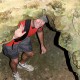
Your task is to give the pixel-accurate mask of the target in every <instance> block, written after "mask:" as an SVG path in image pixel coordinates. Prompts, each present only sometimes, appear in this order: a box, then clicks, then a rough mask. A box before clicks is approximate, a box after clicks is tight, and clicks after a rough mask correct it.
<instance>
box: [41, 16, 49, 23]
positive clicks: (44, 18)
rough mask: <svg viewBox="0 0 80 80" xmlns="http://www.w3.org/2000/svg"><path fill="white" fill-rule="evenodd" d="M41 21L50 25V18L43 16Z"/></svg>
mask: <svg viewBox="0 0 80 80" xmlns="http://www.w3.org/2000/svg"><path fill="white" fill-rule="evenodd" d="M40 19H41V20H43V21H44V22H45V23H48V18H47V16H42V17H40Z"/></svg>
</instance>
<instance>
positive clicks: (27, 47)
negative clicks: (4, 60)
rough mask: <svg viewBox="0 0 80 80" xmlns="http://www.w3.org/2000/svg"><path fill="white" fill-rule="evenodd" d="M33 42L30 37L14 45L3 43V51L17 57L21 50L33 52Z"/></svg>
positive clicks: (7, 54)
mask: <svg viewBox="0 0 80 80" xmlns="http://www.w3.org/2000/svg"><path fill="white" fill-rule="evenodd" d="M31 51H32V44H31V40H30V38H29V37H27V38H25V39H24V40H22V41H21V42H19V43H18V44H14V45H13V48H12V46H7V45H3V53H4V54H5V55H6V56H8V57H9V58H11V59H15V58H17V57H18V56H19V53H20V52H31Z"/></svg>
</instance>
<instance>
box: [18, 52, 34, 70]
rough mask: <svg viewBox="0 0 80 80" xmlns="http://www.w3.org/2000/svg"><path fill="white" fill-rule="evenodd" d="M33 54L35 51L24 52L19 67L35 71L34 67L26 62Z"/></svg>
mask: <svg viewBox="0 0 80 80" xmlns="http://www.w3.org/2000/svg"><path fill="white" fill-rule="evenodd" d="M32 56H33V52H28V53H23V55H22V59H21V61H20V62H19V64H18V68H20V69H25V70H27V71H33V70H34V67H33V66H31V65H29V64H27V63H26V61H27V59H28V58H30V57H32Z"/></svg>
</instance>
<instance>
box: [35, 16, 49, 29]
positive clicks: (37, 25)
mask: <svg viewBox="0 0 80 80" xmlns="http://www.w3.org/2000/svg"><path fill="white" fill-rule="evenodd" d="M47 22H48V19H47V17H46V16H42V17H40V18H39V19H36V20H34V26H35V28H40V27H42V26H43V25H44V24H45V23H47Z"/></svg>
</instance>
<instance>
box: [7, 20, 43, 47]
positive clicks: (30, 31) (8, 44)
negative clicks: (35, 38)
mask: <svg viewBox="0 0 80 80" xmlns="http://www.w3.org/2000/svg"><path fill="white" fill-rule="evenodd" d="M21 24H22V25H23V27H24V26H25V20H24V21H21V22H20V23H19V24H18V27H20V25H21ZM37 30H38V29H37V28H33V27H32V26H31V25H30V29H29V32H28V35H27V36H28V37H30V36H32V35H34V34H36V32H37ZM40 30H42V27H41V28H40ZM27 36H26V37H27ZM13 42H14V44H18V43H19V42H21V41H18V42H15V41H14V40H12V41H10V42H9V43H7V44H6V45H7V46H12V44H13Z"/></svg>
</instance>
